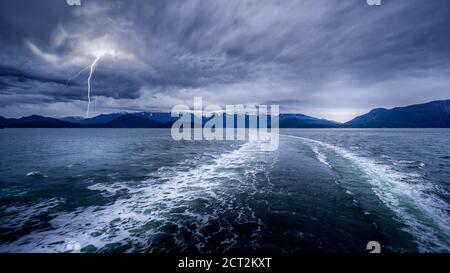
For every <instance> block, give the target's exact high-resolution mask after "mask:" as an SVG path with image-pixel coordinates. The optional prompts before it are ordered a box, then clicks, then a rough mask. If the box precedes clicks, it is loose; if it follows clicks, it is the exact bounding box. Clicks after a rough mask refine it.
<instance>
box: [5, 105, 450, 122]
mask: <svg viewBox="0 0 450 273" xmlns="http://www.w3.org/2000/svg"><path fill="white" fill-rule="evenodd" d="M177 119H178V117H172V116H171V113H168V112H137V113H127V112H119V113H111V114H102V115H98V116H96V117H93V118H88V119H85V118H82V117H65V118H61V119H56V118H51V117H43V116H38V115H32V116H28V117H22V118H19V119H15V118H4V117H0V128H170V127H171V126H172V124H173V122H175V121H176V120H177ZM247 119H248V117H247ZM208 120H209V118H207V117H204V118H203V120H202V123H203V124H204V123H205V122H207V121H208ZM246 124H247V123H246ZM279 127H280V128H450V100H441V101H433V102H429V103H424V104H416V105H410V106H405V107H396V108H393V109H384V108H376V109H373V110H371V111H370V112H368V113H367V114H364V115H361V116H358V117H356V118H354V119H352V120H350V121H348V122H346V123H339V122H335V121H330V120H326V119H319V118H315V117H311V116H307V115H303V114H280V119H279Z"/></svg>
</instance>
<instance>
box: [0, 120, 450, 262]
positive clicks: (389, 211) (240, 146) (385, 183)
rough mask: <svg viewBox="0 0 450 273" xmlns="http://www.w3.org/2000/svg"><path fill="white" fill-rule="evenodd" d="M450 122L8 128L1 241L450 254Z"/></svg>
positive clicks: (1, 173) (145, 248)
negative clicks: (246, 136)
mask: <svg viewBox="0 0 450 273" xmlns="http://www.w3.org/2000/svg"><path fill="white" fill-rule="evenodd" d="M449 147H450V130H449V129H389V130H388V129H348V130H347V129H292V130H291V129H290V130H282V131H281V136H280V147H279V149H278V150H277V151H275V152H267V151H264V150H262V149H261V143H259V142H257V141H256V142H237V141H232V142H230V141H218V142H207V141H201V142H195V141H181V142H177V141H173V140H172V139H171V137H170V131H169V130H166V129H4V130H0V252H64V251H66V245H67V244H68V243H69V242H78V243H79V244H80V245H81V247H82V251H83V252H153V253H161V252H162V253H196V252H200V253H224V252H250V253H253V252H256V253H261V252H269V253H302V252H365V251H366V244H367V242H369V241H378V242H379V243H380V244H381V247H382V251H383V252H450V205H449V204H450V149H449Z"/></svg>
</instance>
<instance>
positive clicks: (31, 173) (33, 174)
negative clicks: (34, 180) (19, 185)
mask: <svg viewBox="0 0 450 273" xmlns="http://www.w3.org/2000/svg"><path fill="white" fill-rule="evenodd" d="M27 176H31V177H40V178H46V177H48V176H47V175H45V174H43V173H41V172H37V171H32V172H29V173H27Z"/></svg>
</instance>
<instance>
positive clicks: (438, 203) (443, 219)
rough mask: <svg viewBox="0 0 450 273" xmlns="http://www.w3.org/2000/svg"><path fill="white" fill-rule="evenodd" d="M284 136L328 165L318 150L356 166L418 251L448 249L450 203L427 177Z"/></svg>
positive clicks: (441, 250)
mask: <svg viewBox="0 0 450 273" xmlns="http://www.w3.org/2000/svg"><path fill="white" fill-rule="evenodd" d="M283 136H285V137H289V138H295V139H298V140H300V141H302V142H304V143H305V144H307V145H308V146H310V148H311V149H312V150H313V151H314V153H315V154H316V157H317V158H318V160H320V161H321V162H322V163H324V164H326V165H328V166H330V162H331V161H330V160H329V159H328V160H327V159H326V157H324V155H323V154H322V153H320V150H325V151H328V152H333V153H334V154H335V155H336V156H339V157H341V158H343V159H345V160H346V161H348V162H350V163H351V164H352V165H353V166H355V167H356V168H357V169H358V170H359V171H360V172H361V174H362V176H363V178H364V180H365V181H368V182H369V183H370V186H371V187H372V190H373V192H374V193H375V194H376V195H377V197H378V198H379V199H380V200H381V201H382V202H383V203H384V204H385V205H386V206H387V207H388V208H390V209H391V210H392V211H393V212H394V213H395V214H396V215H397V217H398V218H399V220H400V221H401V222H402V223H404V224H405V226H406V231H407V232H408V233H410V234H411V235H413V236H414V238H415V240H416V242H417V244H418V247H419V251H421V252H449V251H450V217H449V213H448V212H449V211H450V207H449V205H448V204H447V203H446V202H445V201H443V200H442V199H441V198H440V197H439V196H438V194H436V192H435V191H436V190H437V189H436V188H435V187H433V185H432V184H431V183H430V182H429V181H427V180H426V179H421V180H420V183H417V181H418V177H417V174H409V173H403V172H399V171H397V170H394V169H393V168H392V167H390V166H388V165H386V164H383V163H381V162H377V161H376V160H373V159H370V158H367V157H364V156H359V155H357V154H355V153H353V152H350V151H348V150H346V149H344V148H341V147H338V146H335V145H331V144H328V143H325V142H321V141H317V140H313V139H309V138H304V137H299V136H293V135H283Z"/></svg>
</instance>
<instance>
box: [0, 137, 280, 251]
mask: <svg viewBox="0 0 450 273" xmlns="http://www.w3.org/2000/svg"><path fill="white" fill-rule="evenodd" d="M259 145H261V143H257V142H249V143H245V144H243V145H242V146H241V147H240V148H239V149H237V150H233V151H231V152H227V153H224V154H221V155H219V156H217V157H216V158H215V159H214V160H213V162H211V163H209V164H205V163H201V164H200V165H198V167H195V168H189V167H186V165H190V164H188V163H189V162H184V163H185V164H179V165H178V166H175V167H163V168H160V169H159V170H158V171H157V172H156V173H152V174H151V176H152V177H155V178H152V179H149V180H147V181H142V182H135V183H114V184H95V185H92V186H91V187H89V188H90V189H91V190H94V191H99V192H101V194H104V195H106V196H114V195H115V194H117V193H119V192H121V193H126V194H124V195H125V197H120V198H119V199H117V200H116V201H115V202H114V203H112V204H111V205H108V206H101V207H98V206H96V207H87V208H80V209H78V210H77V211H74V212H70V213H63V214H59V215H56V217H55V218H53V219H52V220H51V221H50V224H51V226H52V227H53V228H52V229H51V230H45V231H38V232H34V233H32V234H29V235H26V236H24V237H22V238H20V239H18V240H16V241H14V242H12V243H9V244H6V245H2V246H0V250H1V251H3V252H63V251H65V244H66V243H67V242H70V241H76V242H78V243H80V245H81V247H82V248H83V247H86V246H94V247H95V248H96V249H97V250H99V251H102V250H105V249H107V248H108V246H111V245H112V244H119V245H124V244H127V245H128V246H130V247H129V248H127V251H153V249H154V248H156V249H157V250H156V251H160V250H161V246H160V245H158V241H156V242H155V241H154V239H155V238H157V236H158V235H161V234H166V235H168V236H171V238H173V241H174V243H175V244H176V245H177V247H178V248H179V249H181V250H183V249H184V248H186V247H188V244H195V247H196V249H197V250H198V251H202V252H205V251H206V252H207V251H209V250H208V245H209V244H208V240H209V239H211V238H210V236H211V234H209V233H207V232H204V228H205V227H206V226H207V225H208V223H209V222H210V221H213V220H214V221H216V222H217V223H219V226H220V227H219V230H217V231H215V232H216V233H219V232H220V233H224V231H226V236H225V239H224V240H223V242H222V243H221V246H222V249H223V250H226V249H229V248H231V247H232V246H233V245H234V244H235V243H236V242H238V239H239V236H240V234H239V232H234V231H233V225H232V224H234V223H240V222H242V223H244V222H245V223H253V224H254V225H256V226H261V222H260V220H259V219H258V218H257V217H256V216H255V213H254V212H253V211H252V210H251V208H250V207H249V206H248V205H245V204H244V205H243V204H236V194H239V193H246V194H248V195H252V194H255V193H257V192H258V191H259V190H261V189H260V187H257V185H256V183H255V181H256V179H257V177H259V176H260V175H261V174H264V172H265V170H266V168H267V167H268V165H270V164H273V163H274V159H273V158H272V157H271V156H273V155H274V153H268V152H263V151H260V149H258V146H259ZM267 183H269V182H267ZM230 211H231V213H232V214H235V217H231V218H230V217H228V218H227V219H225V217H222V214H223V213H225V212H226V213H228V214H229V212H230ZM230 219H232V220H233V223H230V222H229V221H230ZM167 225H171V226H175V227H176V228H175V230H173V232H171V233H167V230H166V229H164V228H163V227H164V226H167ZM181 228H183V229H184V230H188V232H189V233H190V234H191V235H192V237H191V238H190V239H189V240H186V239H184V238H181V237H182V236H181V234H180V229H181ZM259 229H260V228H256V229H255V231H254V232H255V234H254V235H252V236H253V237H252V238H255V240H257V237H258V236H257V233H258V231H259ZM208 234H209V235H208ZM102 248H103V249H102Z"/></svg>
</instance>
